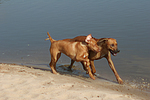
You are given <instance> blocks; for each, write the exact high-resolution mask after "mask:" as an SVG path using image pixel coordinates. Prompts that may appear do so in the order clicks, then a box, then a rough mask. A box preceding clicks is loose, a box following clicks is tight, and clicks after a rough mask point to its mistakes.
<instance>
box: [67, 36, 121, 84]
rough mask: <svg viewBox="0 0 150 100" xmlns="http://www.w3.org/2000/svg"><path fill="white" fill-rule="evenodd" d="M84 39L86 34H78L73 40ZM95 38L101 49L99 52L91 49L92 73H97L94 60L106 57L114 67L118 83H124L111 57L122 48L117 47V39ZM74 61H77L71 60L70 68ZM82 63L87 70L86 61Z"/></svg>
mask: <svg viewBox="0 0 150 100" xmlns="http://www.w3.org/2000/svg"><path fill="white" fill-rule="evenodd" d="M84 39H85V36H78V37H75V38H73V39H72V40H71V41H83V40H84ZM94 39H95V40H96V41H97V44H98V46H99V49H100V50H101V51H100V52H98V53H96V52H93V51H91V50H90V51H89V59H90V66H91V69H92V73H93V74H94V73H96V70H95V66H94V60H98V59H101V58H106V59H107V61H108V64H109V66H110V68H111V69H112V71H113V72H114V74H115V76H116V79H117V81H118V83H119V84H123V81H122V79H121V78H120V76H119V75H118V73H117V71H116V69H115V66H114V64H113V62H112V59H111V54H112V55H113V56H115V55H116V54H117V53H118V52H120V50H118V47H117V41H116V39H113V38H100V39H96V38H94ZM74 62H75V61H74V60H71V64H70V66H69V69H71V68H72V65H73V63H74ZM81 63H82V65H83V68H84V70H86V69H85V65H84V63H83V62H81Z"/></svg>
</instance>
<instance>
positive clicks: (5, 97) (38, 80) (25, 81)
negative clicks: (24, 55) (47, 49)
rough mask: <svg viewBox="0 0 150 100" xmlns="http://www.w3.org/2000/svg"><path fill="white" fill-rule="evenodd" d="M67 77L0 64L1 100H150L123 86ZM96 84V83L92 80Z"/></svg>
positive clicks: (144, 94) (139, 92)
mask: <svg viewBox="0 0 150 100" xmlns="http://www.w3.org/2000/svg"><path fill="white" fill-rule="evenodd" d="M93 82H94V80H91V79H89V78H81V77H76V76H71V75H70V76H69V75H65V74H61V75H54V74H52V73H51V72H50V71H44V70H41V69H33V68H29V67H26V66H20V65H12V64H11V65H10V64H0V100H149V99H150V96H149V94H147V93H143V92H142V91H137V90H134V89H132V88H127V87H126V86H124V85H119V84H116V83H111V82H107V81H102V82H100V83H97V84H93ZM95 82H96V81H95Z"/></svg>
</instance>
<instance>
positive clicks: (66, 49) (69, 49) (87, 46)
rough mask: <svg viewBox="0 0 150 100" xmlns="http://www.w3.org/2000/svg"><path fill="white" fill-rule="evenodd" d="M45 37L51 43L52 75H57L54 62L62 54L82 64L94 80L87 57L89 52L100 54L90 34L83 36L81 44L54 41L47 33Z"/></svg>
mask: <svg viewBox="0 0 150 100" xmlns="http://www.w3.org/2000/svg"><path fill="white" fill-rule="evenodd" d="M47 35H48V36H49V38H47V39H45V40H50V41H51V47H50V54H51V62H50V64H49V65H50V67H51V70H52V72H53V73H54V74H57V71H56V62H57V61H58V59H59V58H60V56H61V53H64V54H65V55H67V56H68V57H70V58H71V59H72V60H74V61H77V62H82V63H84V65H85V68H86V70H87V71H88V73H89V76H90V77H91V78H92V79H95V77H94V76H93V74H92V72H91V69H90V67H89V66H90V62H89V61H90V60H89V58H88V56H89V50H91V51H93V52H100V49H99V47H98V45H97V41H95V39H93V38H92V36H91V34H89V35H88V36H85V40H83V41H82V42H74V41H70V39H64V40H58V41H56V40H54V39H52V38H51V36H50V34H49V32H47Z"/></svg>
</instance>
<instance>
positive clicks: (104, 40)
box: [97, 38, 108, 45]
mask: <svg viewBox="0 0 150 100" xmlns="http://www.w3.org/2000/svg"><path fill="white" fill-rule="evenodd" d="M106 41H108V38H101V39H99V41H98V42H97V44H98V45H100V44H101V43H104V42H106Z"/></svg>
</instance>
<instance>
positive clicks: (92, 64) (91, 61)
mask: <svg viewBox="0 0 150 100" xmlns="http://www.w3.org/2000/svg"><path fill="white" fill-rule="evenodd" d="M90 66H91V69H92V73H93V74H94V73H96V69H95V66H94V60H90Z"/></svg>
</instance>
